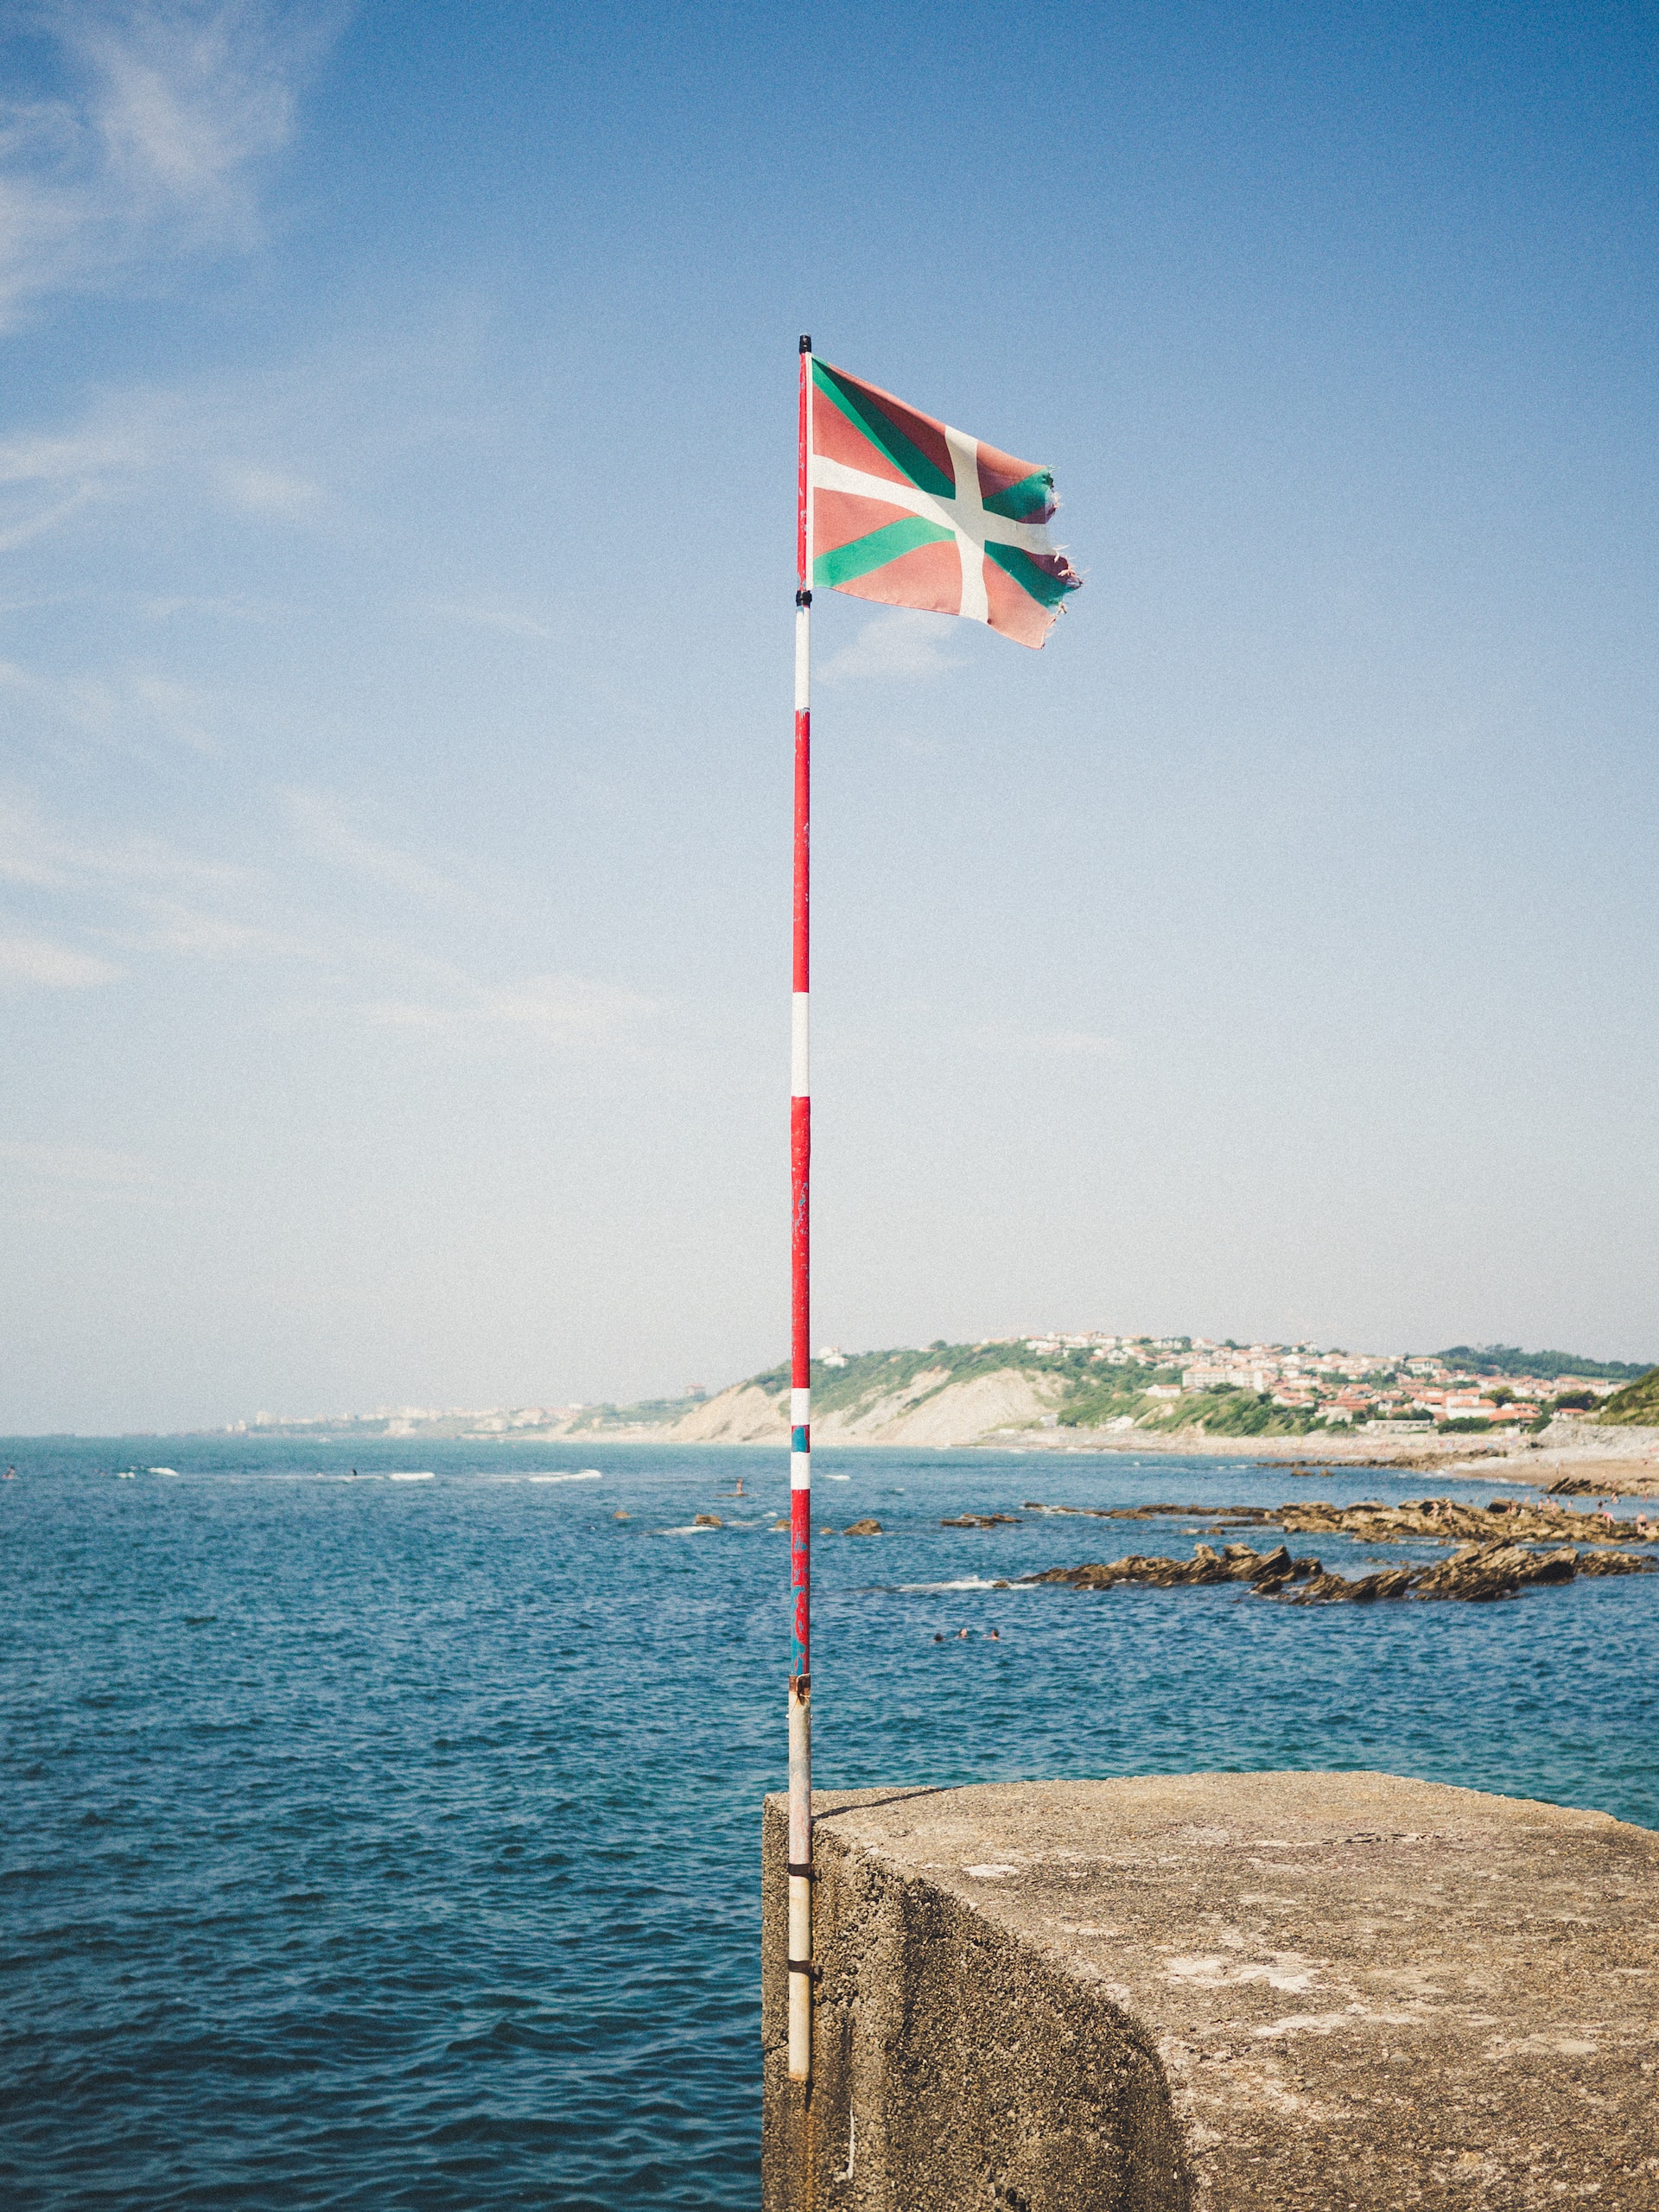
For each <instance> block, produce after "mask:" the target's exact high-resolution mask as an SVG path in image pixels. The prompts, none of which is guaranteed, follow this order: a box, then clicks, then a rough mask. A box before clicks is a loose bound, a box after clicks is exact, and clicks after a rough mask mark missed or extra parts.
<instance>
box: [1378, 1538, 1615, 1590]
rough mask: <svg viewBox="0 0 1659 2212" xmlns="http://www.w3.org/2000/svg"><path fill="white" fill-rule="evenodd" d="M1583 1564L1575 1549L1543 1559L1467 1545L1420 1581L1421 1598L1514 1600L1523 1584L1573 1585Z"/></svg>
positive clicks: (1514, 1548) (1510, 1548) (1513, 1547)
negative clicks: (1563, 1583)
mask: <svg viewBox="0 0 1659 2212" xmlns="http://www.w3.org/2000/svg"><path fill="white" fill-rule="evenodd" d="M1578 1563H1579V1555H1578V1554H1577V1553H1576V1552H1575V1551H1574V1550H1573V1548H1571V1546H1570V1545H1569V1546H1567V1548H1564V1549H1563V1550H1560V1551H1556V1552H1550V1553H1548V1554H1546V1555H1545V1556H1543V1557H1540V1556H1539V1554H1537V1553H1536V1552H1529V1551H1527V1550H1525V1549H1524V1548H1522V1546H1521V1545H1519V1544H1464V1545H1462V1546H1460V1547H1459V1549H1458V1550H1457V1551H1456V1552H1454V1553H1453V1554H1452V1557H1451V1558H1450V1559H1449V1560H1446V1564H1445V1566H1444V1567H1431V1568H1429V1570H1428V1571H1427V1573H1423V1574H1420V1575H1419V1576H1418V1578H1417V1594H1418V1596H1419V1597H1420V1598H1468V1599H1473V1600H1474V1601H1475V1602H1476V1603H1482V1602H1484V1601H1486V1600H1489V1599H1494V1598H1513V1597H1514V1596H1515V1594H1516V1592H1517V1591H1518V1590H1519V1589H1520V1587H1521V1586H1522V1583H1523V1582H1570V1581H1571V1580H1573V1573H1574V1570H1575V1569H1576V1568H1577V1567H1578Z"/></svg>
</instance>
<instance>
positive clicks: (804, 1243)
mask: <svg viewBox="0 0 1659 2212" xmlns="http://www.w3.org/2000/svg"><path fill="white" fill-rule="evenodd" d="M811 431H812V340H810V338H803V339H802V340H801V398H800V457H799V465H798V484H797V494H796V497H797V512H796V524H795V931H794V936H795V946H794V995H793V997H792V999H791V1020H790V1082H789V1090H790V1098H789V1174H790V1239H789V1260H790V1344H789V1355H790V1356H789V1382H790V1392H789V1425H790V1437H789V1585H790V1602H791V1608H792V1611H793V1616H794V1618H793V1625H792V1630H791V1633H792V1637H793V1650H792V1653H791V1664H790V1675H789V2078H790V2080H791V2082H804V2081H806V2080H807V2079H808V2078H809V2077H810V2074H811V2071H812V1679H811V1669H812V1655H811V1613H812V1598H811V1592H812V1573H811V1555H812V1349H811V1342H810V1328H811V1298H810V1281H811V1274H810V1227H811V1211H810V1172H811V1162H812V1101H811V1096H810V1085H809V1083H808V1079H807V989H808V961H807V954H808V944H809V936H810V931H809V926H808V925H809V918H810V906H809V877H808V842H809V827H810V791H811V772H810V752H811V712H810V699H809V692H810V673H811V652H812V593H811V589H810V580H811V575H812V569H811V560H812V512H811V508H812V502H811V491H810V485H809V483H808V480H807V469H808V456H809V454H810V450H811V442H812V441H811Z"/></svg>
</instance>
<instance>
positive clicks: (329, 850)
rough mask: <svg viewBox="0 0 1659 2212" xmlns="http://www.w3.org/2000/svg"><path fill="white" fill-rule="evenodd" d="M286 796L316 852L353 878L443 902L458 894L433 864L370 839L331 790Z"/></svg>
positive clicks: (292, 791)
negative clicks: (366, 878) (336, 864)
mask: <svg viewBox="0 0 1659 2212" xmlns="http://www.w3.org/2000/svg"><path fill="white" fill-rule="evenodd" d="M283 798H284V800H285V801H286V803H287V805H288V808H289V812H290V814H291V815H292V816H293V818H294V821H295V823H296V826H297V827H298V829H300V831H301V833H302V836H303V837H304V839H305V841H306V842H307V843H308V845H309V846H310V848H311V849H312V850H313V851H314V852H315V853H320V854H321V855H323V856H324V857H325V858H326V859H327V860H331V861H336V862H337V863H338V864H339V865H340V867H341V868H344V869H345V870H346V873H347V874H351V875H353V876H357V877H364V876H366V877H368V878H369V880H371V881H372V882H375V883H383V884H385V885H387V886H388V887H390V888H391V889H392V890H394V891H402V892H405V893H409V894H410V895H411V896H413V897H415V898H417V899H429V900H431V901H433V902H435V903H438V904H443V903H447V902H448V901H449V900H451V899H454V897H455V896H456V890H457V887H456V885H455V884H454V881H453V880H451V879H450V878H449V877H448V876H447V875H445V874H442V872H441V871H440V870H439V869H437V868H433V867H432V866H431V865H430V864H429V862H428V861H423V860H421V859H418V858H417V857H416V855H414V854H413V853H406V852H404V851H402V850H400V849H398V848H397V846H395V845H388V844H384V843H382V842H380V841H379V840H378V839H377V838H373V837H369V836H365V835H364V833H363V832H362V830H361V829H359V828H358V827H357V825H356V823H354V822H353V820H352V819H351V817H350V814H349V813H348V811H347V810H346V807H345V805H344V804H342V803H341V801H340V800H339V799H337V798H334V797H333V796H332V795H331V794H330V793H329V792H327V791H308V790H305V789H302V788H299V787H295V788H291V789H289V790H288V791H284V792H283Z"/></svg>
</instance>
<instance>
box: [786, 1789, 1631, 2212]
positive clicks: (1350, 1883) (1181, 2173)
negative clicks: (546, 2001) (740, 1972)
mask: <svg viewBox="0 0 1659 2212" xmlns="http://www.w3.org/2000/svg"><path fill="white" fill-rule="evenodd" d="M783 1806H784V1801H783V1800H782V1799H781V1798H772V1799H769V1800H768V1801H767V1804H766V1823H765V1867H764V1885H765V1933H764V1945H763V1951H764V1955H763V1986H764V2021H765V2027H764V2034H765V2045H766V2140H765V2151H764V2177H763V2202H764V2206H765V2208H766V2212H807V2208H809V2207H810V2208H812V2212H854V2208H856V2212H977V2208H983V2212H1094V2209H1095V2208H1102V2209H1103V2208H1112V2212H1119V2208H1121V2209H1122V2212H1186V2208H1189V2207H1190V2208H1193V2212H1243V2208H1249V2212H1304V2209H1306V2212H1314V2208H1318V2212H1343V2208H1344V2207H1351V2208H1357V2212H1381V2209H1382V2208H1384V2207H1388V2208H1394V2207H1403V2206H1417V2205H1426V2206H1433V2207H1441V2206H1444V2207H1447V2208H1455V2207H1465V2206H1466V2207H1471V2208H1473V2207H1479V2208H1482V2212H1501V2208H1508V2207H1518V2206H1528V2207H1535V2206H1545V2205H1548V2206H1560V2205H1563V2204H1566V2205H1571V2204H1573V2203H1576V2202H1580V2201H1586V2202H1593V2203H1594V2204H1595V2205H1596V2207H1597V2208H1598V2212H1615V2208H1617V2212H1637V2209H1638V2208H1641V2209H1642V2212H1647V2208H1659V2071H1656V2063H1659V1834H1654V1833H1653V1832H1651V1831H1649V1830H1648V1829H1645V1828H1637V1827H1629V1826H1627V1825H1625V1824H1624V1822H1621V1821H1614V1820H1611V1819H1609V1818H1608V1817H1607V1816H1606V1815H1604V1814H1599V1813H1584V1812H1573V1811H1567V1810H1564V1809H1562V1808H1559V1807H1556V1806H1553V1805H1544V1804H1538V1803H1534V1802H1529V1801H1528V1800H1524V1799H1518V1798H1509V1797H1494V1796H1483V1795H1481V1794H1480V1793H1478V1792H1476V1791H1473V1790H1465V1789H1447V1788H1445V1787H1443V1786H1442V1785H1440V1784H1438V1783H1423V1782H1408V1781H1401V1780H1398V1779H1396V1778H1395V1777H1392V1776H1389V1775H1380V1774H1249V1775H1183V1776H1174V1777H1152V1778H1150V1779H1145V1780H1133V1781H1120V1782H1094V1783H1090V1782H1064V1783H1020V1784H988V1785H982V1786H980V1787H976V1788H970V1789H949V1790H925V1791H919V1792H910V1793H897V1792H890V1793H885V1794H883V1793H877V1792H861V1793H858V1794H856V1795H851V1796H829V1795H821V1796H819V1797H818V1799H817V1835H816V1840H815V1846H814V1864H815V1867H816V1870H817V1891H816V1893H815V1904H816V1911H817V1929H816V1934H815V1949H816V1954H817V1964H818V1967H819V1968H820V1971H821V1976H822V1978H821V1980H819V1982H818V1984H817V2017H816V2032H815V2080H814V2083H813V2087H812V2093H811V2096H810V2100H809V2101H807V2103H806V2104H805V2106H803V2103H802V2101H801V2099H800V2097H799V2094H798V2091H797V2090H795V2089H793V2088H791V2085H790V2084H789V2082H787V2080H786V2078H785V2055H784V2017H785V1999H784V1982H785V1947H784V1903H783V1899H784V1871H783V1870H784V1859H785V1829H784V1820H783Z"/></svg>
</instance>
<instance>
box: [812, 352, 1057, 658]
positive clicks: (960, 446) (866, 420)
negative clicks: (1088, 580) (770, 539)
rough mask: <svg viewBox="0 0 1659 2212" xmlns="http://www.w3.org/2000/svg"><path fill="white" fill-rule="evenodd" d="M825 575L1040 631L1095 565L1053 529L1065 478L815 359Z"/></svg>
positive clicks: (1021, 632)
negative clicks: (1075, 563) (1070, 550)
mask: <svg viewBox="0 0 1659 2212" xmlns="http://www.w3.org/2000/svg"><path fill="white" fill-rule="evenodd" d="M810 482H811V493H812V582H813V585H814V587H815V588H819V589H824V588H827V589H829V590H831V591H844V592H850V593H851V594H853V596H854V597H855V599H874V600H878V601H880V602H881V604H882V605H884V606H887V607H922V608H924V609H925V610H926V611H927V612H928V613H933V614H964V615H966V616H967V617H968V618H969V620H971V621H975V622H987V623H988V624H989V625H990V626H991V628H992V629H993V630H1000V631H1001V632H1002V634H1003V635H1004V637H1007V638H1015V639H1018V640H1019V642H1020V644H1021V645H1041V644H1042V643H1043V642H1044V640H1045V639H1046V637H1047V636H1048V633H1049V631H1050V630H1051V629H1052V626H1053V624H1054V618H1055V616H1056V615H1057V614H1058V613H1059V611H1060V605H1061V602H1062V601H1063V600H1064V599H1065V595H1066V594H1067V593H1068V592H1073V591H1076V590H1077V587H1078V585H1079V584H1081V583H1082V582H1083V578H1082V577H1081V576H1080V575H1078V574H1077V570H1076V569H1074V568H1073V567H1072V566H1071V563H1070V562H1069V561H1068V560H1067V559H1066V557H1065V555H1064V554H1063V553H1062V552H1060V551H1059V550H1058V549H1057V548H1056V546H1055V545H1054V543H1052V540H1051V538H1050V537H1049V535H1048V529H1047V524H1048V521H1049V518H1050V517H1051V516H1052V514H1053V512H1054V508H1055V504H1056V503H1055V499H1054V479H1053V476H1052V473H1051V472H1050V471H1049V470H1048V469H1046V468H1039V467H1036V466H1035V465H1034V464H1033V462H1031V461H1015V460H1014V457H1013V455H1012V454H1006V453H1000V452H999V451H998V450H997V448H995V446H988V445H987V444H985V443H984V442H983V441H982V439H979V438H970V437H969V436H967V435H965V434H964V433H963V431H961V430H953V429H951V428H950V424H949V423H936V422H935V421H934V419H933V417H932V416H931V415H918V413H917V411H916V410H915V409H914V408H913V407H906V405H905V404H904V402H903V401H902V400H898V399H895V398H894V397H893V394H892V393H891V392H890V391H880V389H879V388H878V387H877V386H876V385H873V384H864V383H862V382H861V380H860V379H859V378H857V377H849V375H848V374H847V372H846V371H845V370H844V369H834V368H831V367H830V365H829V363H828V362H827V361H820V360H818V359H817V358H816V357H815V358H814V359H813V362H812V458H811V471H810Z"/></svg>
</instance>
